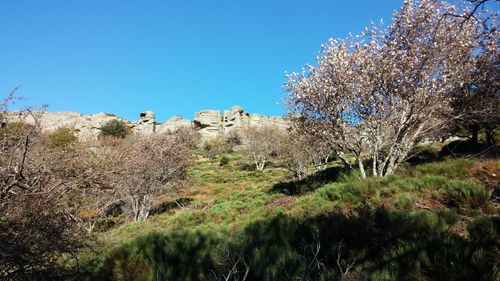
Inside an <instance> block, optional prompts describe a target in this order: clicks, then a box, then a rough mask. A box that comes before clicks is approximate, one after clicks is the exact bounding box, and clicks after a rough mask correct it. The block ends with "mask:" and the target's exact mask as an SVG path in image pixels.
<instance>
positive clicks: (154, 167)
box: [116, 132, 194, 221]
mask: <svg viewBox="0 0 500 281" xmlns="http://www.w3.org/2000/svg"><path fill="white" fill-rule="evenodd" d="M193 143H194V142H193V139H192V138H191V137H190V136H189V135H186V134H182V133H181V132H177V133H172V134H165V135H156V136H152V137H148V138H138V139H134V140H130V141H128V142H127V141H126V142H123V145H121V146H118V147H117V148H116V149H117V150H118V153H119V154H120V157H121V159H122V163H121V167H122V171H121V172H119V173H118V174H117V177H119V178H118V179H117V182H118V186H117V191H118V193H119V194H120V195H121V198H122V201H123V202H124V203H125V211H126V212H127V213H128V214H129V215H130V217H131V218H132V219H133V220H134V221H143V220H146V219H147V218H148V216H149V213H150V210H151V208H152V207H153V206H154V204H155V200H156V197H157V196H158V195H160V194H161V193H165V192H169V191H171V190H172V189H173V188H175V187H178V186H180V185H181V184H182V183H183V182H184V181H185V179H186V171H187V166H188V164H189V163H190V161H191V159H192V154H191V148H192V147H193Z"/></svg>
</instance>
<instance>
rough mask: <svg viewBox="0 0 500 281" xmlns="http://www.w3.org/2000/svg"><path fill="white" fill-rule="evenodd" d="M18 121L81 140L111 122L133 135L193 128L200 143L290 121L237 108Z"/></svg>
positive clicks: (43, 115)
mask: <svg viewBox="0 0 500 281" xmlns="http://www.w3.org/2000/svg"><path fill="white" fill-rule="evenodd" d="M20 118H23V121H26V122H28V123H38V124H40V126H41V128H42V130H43V131H52V130H55V129H56V128H58V127H61V126H68V127H71V128H74V129H75V131H76V134H77V136H78V137H79V138H81V139H93V138H97V136H98V135H99V132H100V128H101V127H102V125H104V124H106V123H107V122H109V121H110V120H113V119H117V120H121V121H123V122H125V123H126V124H127V125H128V126H129V127H130V128H131V131H132V132H133V133H134V134H140V135H148V134H154V133H164V132H169V131H175V130H178V129H194V130H195V131H197V132H199V134H200V137H201V138H202V140H206V139H209V138H213V137H216V136H218V135H221V134H224V135H225V134H229V133H231V132H235V133H237V134H238V133H240V132H241V130H243V129H244V128H247V127H249V126H277V127H280V128H288V127H289V121H288V119H287V118H285V117H280V116H264V115H259V114H249V113H247V112H245V110H244V109H243V108H242V107H240V106H233V107H231V109H229V110H223V111H222V112H221V111H219V110H201V111H198V112H196V113H195V115H194V119H193V120H187V119H183V118H182V117H181V116H174V117H172V118H170V119H169V120H167V121H165V122H163V123H159V122H156V120H155V114H154V113H153V112H151V111H144V112H142V113H141V114H140V115H139V120H138V121H136V122H131V121H128V120H125V119H123V118H120V117H118V116H116V115H113V114H108V113H98V114H93V115H85V114H80V113H75V112H39V113H36V114H32V115H29V116H25V117H21V116H19V115H18V114H16V113H15V112H13V113H11V115H10V117H9V120H11V121H15V120H20Z"/></svg>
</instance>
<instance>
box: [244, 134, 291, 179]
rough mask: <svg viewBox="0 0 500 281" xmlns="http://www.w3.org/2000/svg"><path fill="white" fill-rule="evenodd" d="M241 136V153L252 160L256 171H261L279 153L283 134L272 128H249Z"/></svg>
mask: <svg viewBox="0 0 500 281" xmlns="http://www.w3.org/2000/svg"><path fill="white" fill-rule="evenodd" d="M243 135H244V136H243V138H244V142H243V150H242V151H243V152H244V153H245V154H246V155H247V156H248V157H250V158H251V159H252V160H253V162H254V164H255V168H256V169H257V170H258V171H263V170H264V167H265V165H266V163H267V162H268V161H269V160H270V159H271V157H272V156H273V155H277V154H278V153H279V152H280V146H281V143H282V140H283V138H284V137H285V132H284V131H283V130H282V129H280V128H277V127H272V126H251V127H248V128H247V129H245V131H244V133H243Z"/></svg>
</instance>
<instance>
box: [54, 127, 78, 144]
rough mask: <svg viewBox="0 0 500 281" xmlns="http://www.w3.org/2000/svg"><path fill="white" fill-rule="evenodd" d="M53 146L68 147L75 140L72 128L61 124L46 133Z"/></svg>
mask: <svg viewBox="0 0 500 281" xmlns="http://www.w3.org/2000/svg"><path fill="white" fill-rule="evenodd" d="M47 137H48V139H49V142H50V144H51V145H52V146H53V147H63V148H65V147H69V146H71V145H72V144H74V143H75V142H76V135H75V132H74V130H73V129H71V128H69V127H66V126H63V127H59V128H57V129H55V130H54V131H52V132H50V133H49V134H48V135H47Z"/></svg>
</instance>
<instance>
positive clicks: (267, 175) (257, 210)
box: [98, 154, 500, 249]
mask: <svg viewBox="0 0 500 281" xmlns="http://www.w3.org/2000/svg"><path fill="white" fill-rule="evenodd" d="M228 157H229V158H230V161H229V164H228V165H226V166H223V167H221V166H219V161H218V160H217V159H213V160H212V159H201V160H198V161H196V163H195V164H194V165H193V167H192V168H191V170H190V172H189V175H190V179H191V185H190V186H189V187H188V188H185V189H183V190H180V191H179V192H178V195H177V197H175V196H174V197H168V198H164V200H165V201H169V200H170V201H173V200H175V199H176V198H190V199H192V201H191V204H189V205H186V206H184V207H182V208H172V209H170V210H169V211H166V212H164V213H161V214H158V215H155V216H152V217H151V218H150V219H149V220H148V221H147V222H140V223H129V224H124V225H122V226H119V227H116V228H113V229H111V230H108V231H106V232H103V233H99V234H98V238H99V240H101V241H102V242H103V243H104V245H106V247H105V248H108V249H109V248H110V247H111V246H113V245H118V244H120V243H123V242H125V241H127V240H129V239H131V238H135V237H138V236H141V235H144V234H147V233H150V232H152V231H159V232H171V231H175V230H183V229H190V230H193V229H201V230H215V231H217V232H220V233H228V234H231V233H233V232H235V231H237V230H241V229H242V228H243V227H244V226H246V225H248V224H249V223H250V222H253V221H255V220H258V219H259V218H265V217H269V216H271V215H273V214H277V213H284V214H287V215H289V216H291V217H295V218H300V219H302V218H307V217H312V216H315V215H319V214H322V213H330V212H334V211H335V212H341V213H344V214H351V213H353V212H355V210H356V209H359V208H360V207H370V208H378V207H383V208H386V209H399V210H424V209H443V208H445V209H446V208H452V207H453V210H454V212H457V213H459V214H461V217H462V218H463V220H464V221H469V220H470V219H468V218H470V217H472V216H477V215H481V214H494V213H498V211H499V210H498V206H496V205H493V204H488V205H487V206H486V207H484V208H477V207H476V206H475V205H471V202H468V201H467V202H462V201H464V200H461V197H460V195H456V194H455V195H453V193H452V191H453V185H458V186H459V189H461V188H462V186H467V185H469V186H470V185H472V187H471V188H472V189H473V191H474V190H476V189H477V187H478V186H477V185H475V184H474V183H472V182H470V180H467V179H468V178H469V177H470V174H471V170H473V169H474V167H475V166H477V164H476V163H475V161H473V160H468V159H450V160H445V161H441V162H435V163H426V164H420V165H417V166H410V165H409V164H408V165H406V166H404V167H402V168H401V169H400V171H398V173H397V174H396V175H393V176H390V177H387V178H383V179H368V180H361V179H359V178H357V177H356V176H355V175H350V176H342V175H340V176H338V175H337V176H336V177H331V178H330V180H333V182H330V183H327V184H323V183H322V182H321V181H320V182H319V184H318V183H317V182H307V183H304V184H303V185H309V186H314V185H319V187H318V188H316V189H314V190H312V191H308V192H298V194H296V195H294V196H287V195H285V194H284V193H286V191H287V190H286V187H287V186H286V185H285V186H284V187H283V185H279V183H280V182H283V181H285V180H286V179H287V178H289V174H288V172H287V171H286V170H285V169H283V168H279V167H269V168H267V169H266V170H264V172H257V171H253V170H252V169H251V167H248V166H247V165H248V164H249V161H248V160H246V159H244V158H242V156H240V155H238V154H231V155H229V156H228ZM494 165H495V166H496V167H494V169H496V170H499V168H500V161H498V160H497V161H495V162H494ZM336 168H337V167H336V163H333V164H332V167H330V170H335V169H336ZM280 191H285V192H280ZM479 204H481V203H479ZM456 229H457V231H461V232H464V231H465V230H464V229H465V226H460V223H459V224H458V226H457V227H456ZM463 235H467V234H466V233H464V234H463Z"/></svg>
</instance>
